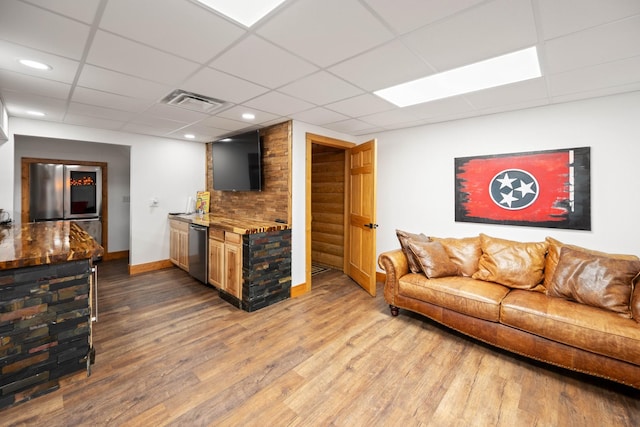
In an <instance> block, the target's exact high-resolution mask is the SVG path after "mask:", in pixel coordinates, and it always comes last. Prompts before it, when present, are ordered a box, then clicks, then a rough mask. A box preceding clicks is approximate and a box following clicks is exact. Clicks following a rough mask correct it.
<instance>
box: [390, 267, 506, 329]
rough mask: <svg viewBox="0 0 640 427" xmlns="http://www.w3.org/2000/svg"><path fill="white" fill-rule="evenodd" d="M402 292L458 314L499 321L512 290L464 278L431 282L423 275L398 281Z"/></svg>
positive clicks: (433, 280)
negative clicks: (505, 299) (501, 306)
mask: <svg viewBox="0 0 640 427" xmlns="http://www.w3.org/2000/svg"><path fill="white" fill-rule="evenodd" d="M398 292H399V293H400V294H402V295H404V296H407V297H411V298H415V299H419V300H421V301H425V302H428V303H431V304H434V305H437V306H440V307H445V308H448V309H450V310H453V311H457V312H458V313H463V314H467V315H469V316H474V317H477V318H480V319H484V320H489V321H492V322H498V321H499V319H500V302H501V301H502V299H503V298H504V297H505V295H507V293H509V288H507V287H505V286H502V285H498V284H497V283H490V282H481V283H479V282H478V281H477V280H474V279H472V278H470V277H463V276H453V277H443V278H439V279H427V278H425V277H424V276H423V275H422V274H407V275H405V276H402V278H401V279H400V280H399V281H398Z"/></svg>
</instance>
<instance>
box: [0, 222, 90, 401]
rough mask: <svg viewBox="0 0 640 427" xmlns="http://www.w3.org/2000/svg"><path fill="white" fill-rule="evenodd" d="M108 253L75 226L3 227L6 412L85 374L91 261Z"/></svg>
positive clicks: (0, 290) (1, 324) (0, 365)
mask: <svg viewBox="0 0 640 427" xmlns="http://www.w3.org/2000/svg"><path fill="white" fill-rule="evenodd" d="M102 254H103V248H102V247H101V246H100V245H98V244H97V243H96V242H95V241H94V240H93V239H92V238H91V236H89V235H88V234H87V233H86V232H85V231H84V230H83V229H82V228H81V227H80V226H78V225H77V224H76V223H74V222H70V221H55V222H41V223H28V224H22V225H14V226H10V227H0V409H2V408H4V407H7V406H11V405H14V404H16V403H20V402H24V401H27V400H31V399H33V398H35V397H37V396H39V395H42V394H45V393H48V392H50V391H53V390H57V389H58V388H59V384H58V379H59V378H61V377H63V376H65V375H68V374H71V373H74V372H78V371H81V370H84V369H87V367H88V361H89V360H90V359H91V354H92V350H93V349H92V348H91V339H90V338H91V298H90V293H91V285H92V260H93V259H95V258H97V257H100V256H102Z"/></svg>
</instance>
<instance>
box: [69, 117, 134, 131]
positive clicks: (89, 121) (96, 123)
mask: <svg viewBox="0 0 640 427" xmlns="http://www.w3.org/2000/svg"><path fill="white" fill-rule="evenodd" d="M64 122H65V123H69V124H72V125H77V126H85V127H91V128H98V129H110V130H119V129H120V128H122V126H123V125H124V122H122V121H117V120H109V119H103V118H98V117H89V116H83V115H79V114H67V115H66V116H65V117H64Z"/></svg>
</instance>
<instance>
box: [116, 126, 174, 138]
mask: <svg viewBox="0 0 640 427" xmlns="http://www.w3.org/2000/svg"><path fill="white" fill-rule="evenodd" d="M122 130H123V131H125V132H131V133H139V134H141V135H154V136H162V137H164V136H166V135H168V134H170V133H173V132H178V131H179V128H177V127H174V126H169V125H167V124H164V125H157V124H155V125H146V124H143V123H127V124H126V125H124V126H123V127H122Z"/></svg>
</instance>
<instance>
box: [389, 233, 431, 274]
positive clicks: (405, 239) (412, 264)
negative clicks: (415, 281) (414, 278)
mask: <svg viewBox="0 0 640 427" xmlns="http://www.w3.org/2000/svg"><path fill="white" fill-rule="evenodd" d="M396 236H398V241H400V247H401V248H402V252H404V255H405V256H406V257H407V264H409V271H411V272H412V273H420V272H421V271H422V268H421V267H420V263H419V262H418V261H417V260H416V259H415V256H414V255H413V252H411V249H410V248H409V242H410V241H412V240H413V241H415V242H430V241H431V239H429V238H428V237H427V236H425V235H424V234H422V233H420V234H414V233H408V232H406V231H402V230H396Z"/></svg>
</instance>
